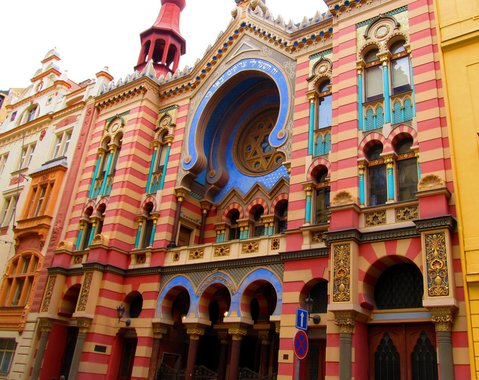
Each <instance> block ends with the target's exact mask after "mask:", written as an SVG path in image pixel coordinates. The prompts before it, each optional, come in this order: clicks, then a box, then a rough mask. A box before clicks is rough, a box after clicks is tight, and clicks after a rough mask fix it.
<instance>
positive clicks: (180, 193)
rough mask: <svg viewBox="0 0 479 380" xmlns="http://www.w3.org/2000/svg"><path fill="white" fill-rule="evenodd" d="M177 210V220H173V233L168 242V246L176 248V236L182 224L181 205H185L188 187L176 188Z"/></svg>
mask: <svg viewBox="0 0 479 380" xmlns="http://www.w3.org/2000/svg"><path fill="white" fill-rule="evenodd" d="M175 192H176V212H175V221H174V222H173V231H172V233H171V241H170V244H168V247H167V248H175V247H176V236H177V235H178V228H179V224H180V215H181V207H182V206H183V201H184V200H185V197H186V194H187V190H186V189H182V188H180V189H176V190H175Z"/></svg>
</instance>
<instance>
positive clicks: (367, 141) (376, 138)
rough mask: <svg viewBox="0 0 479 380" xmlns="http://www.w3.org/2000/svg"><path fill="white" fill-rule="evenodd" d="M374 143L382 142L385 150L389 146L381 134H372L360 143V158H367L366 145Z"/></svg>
mask: <svg viewBox="0 0 479 380" xmlns="http://www.w3.org/2000/svg"><path fill="white" fill-rule="evenodd" d="M373 141H378V142H380V143H381V144H382V145H383V147H384V149H386V147H387V146H388V141H387V139H386V138H385V137H384V136H383V135H382V134H381V133H377V132H372V133H370V134H368V135H367V136H366V137H364V139H363V140H362V141H361V142H360V144H359V146H358V158H363V159H364V158H366V155H365V152H364V148H365V147H366V145H368V144H370V143H372V142H373Z"/></svg>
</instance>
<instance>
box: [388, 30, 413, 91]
mask: <svg viewBox="0 0 479 380" xmlns="http://www.w3.org/2000/svg"><path fill="white" fill-rule="evenodd" d="M389 51H390V52H391V56H392V59H391V85H392V92H393V94H394V95H397V94H399V93H401V92H405V91H411V72H410V64H409V55H408V53H407V52H406V49H405V48H404V41H402V40H401V41H397V42H395V43H393V44H392V45H391V47H390V48H389Z"/></svg>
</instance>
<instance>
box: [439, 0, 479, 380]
mask: <svg viewBox="0 0 479 380" xmlns="http://www.w3.org/2000/svg"><path fill="white" fill-rule="evenodd" d="M436 14H437V17H438V25H439V27H438V34H439V46H440V49H441V55H442V64H443V65H442V68H441V69H442V70H443V74H444V75H443V78H445V80H444V82H445V83H444V87H443V88H444V89H445V91H446V94H445V99H446V102H447V109H448V113H447V117H448V125H449V133H450V144H451V151H452V153H453V154H452V160H453V162H452V164H453V167H454V169H455V181H454V186H455V196H456V207H457V213H458V215H457V217H458V221H459V223H458V225H459V236H460V247H461V251H462V255H463V256H462V258H463V264H462V265H463V271H464V277H465V283H466V284H467V286H465V287H464V290H465V292H466V294H465V296H466V301H467V307H468V315H469V318H468V324H469V328H468V331H469V334H468V335H469V342H470V346H471V347H472V349H471V350H470V355H471V372H472V378H476V379H477V378H479V255H478V254H479V224H478V223H477V215H479V202H478V200H477V197H478V193H477V190H478V189H479V177H478V176H477V170H478V169H477V168H478V166H479V146H478V143H479V98H478V97H477V96H476V92H477V86H478V84H479V1H478V0H475V1H468V0H454V1H451V0H437V1H436Z"/></svg>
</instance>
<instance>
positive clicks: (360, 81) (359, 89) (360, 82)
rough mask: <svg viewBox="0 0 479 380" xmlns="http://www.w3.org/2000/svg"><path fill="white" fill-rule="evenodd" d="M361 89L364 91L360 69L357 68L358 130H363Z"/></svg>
mask: <svg viewBox="0 0 479 380" xmlns="http://www.w3.org/2000/svg"><path fill="white" fill-rule="evenodd" d="M363 91H364V80H363V74H362V72H361V71H359V70H358V128H359V130H360V131H362V130H363V123H364V116H363V101H364V100H363Z"/></svg>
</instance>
